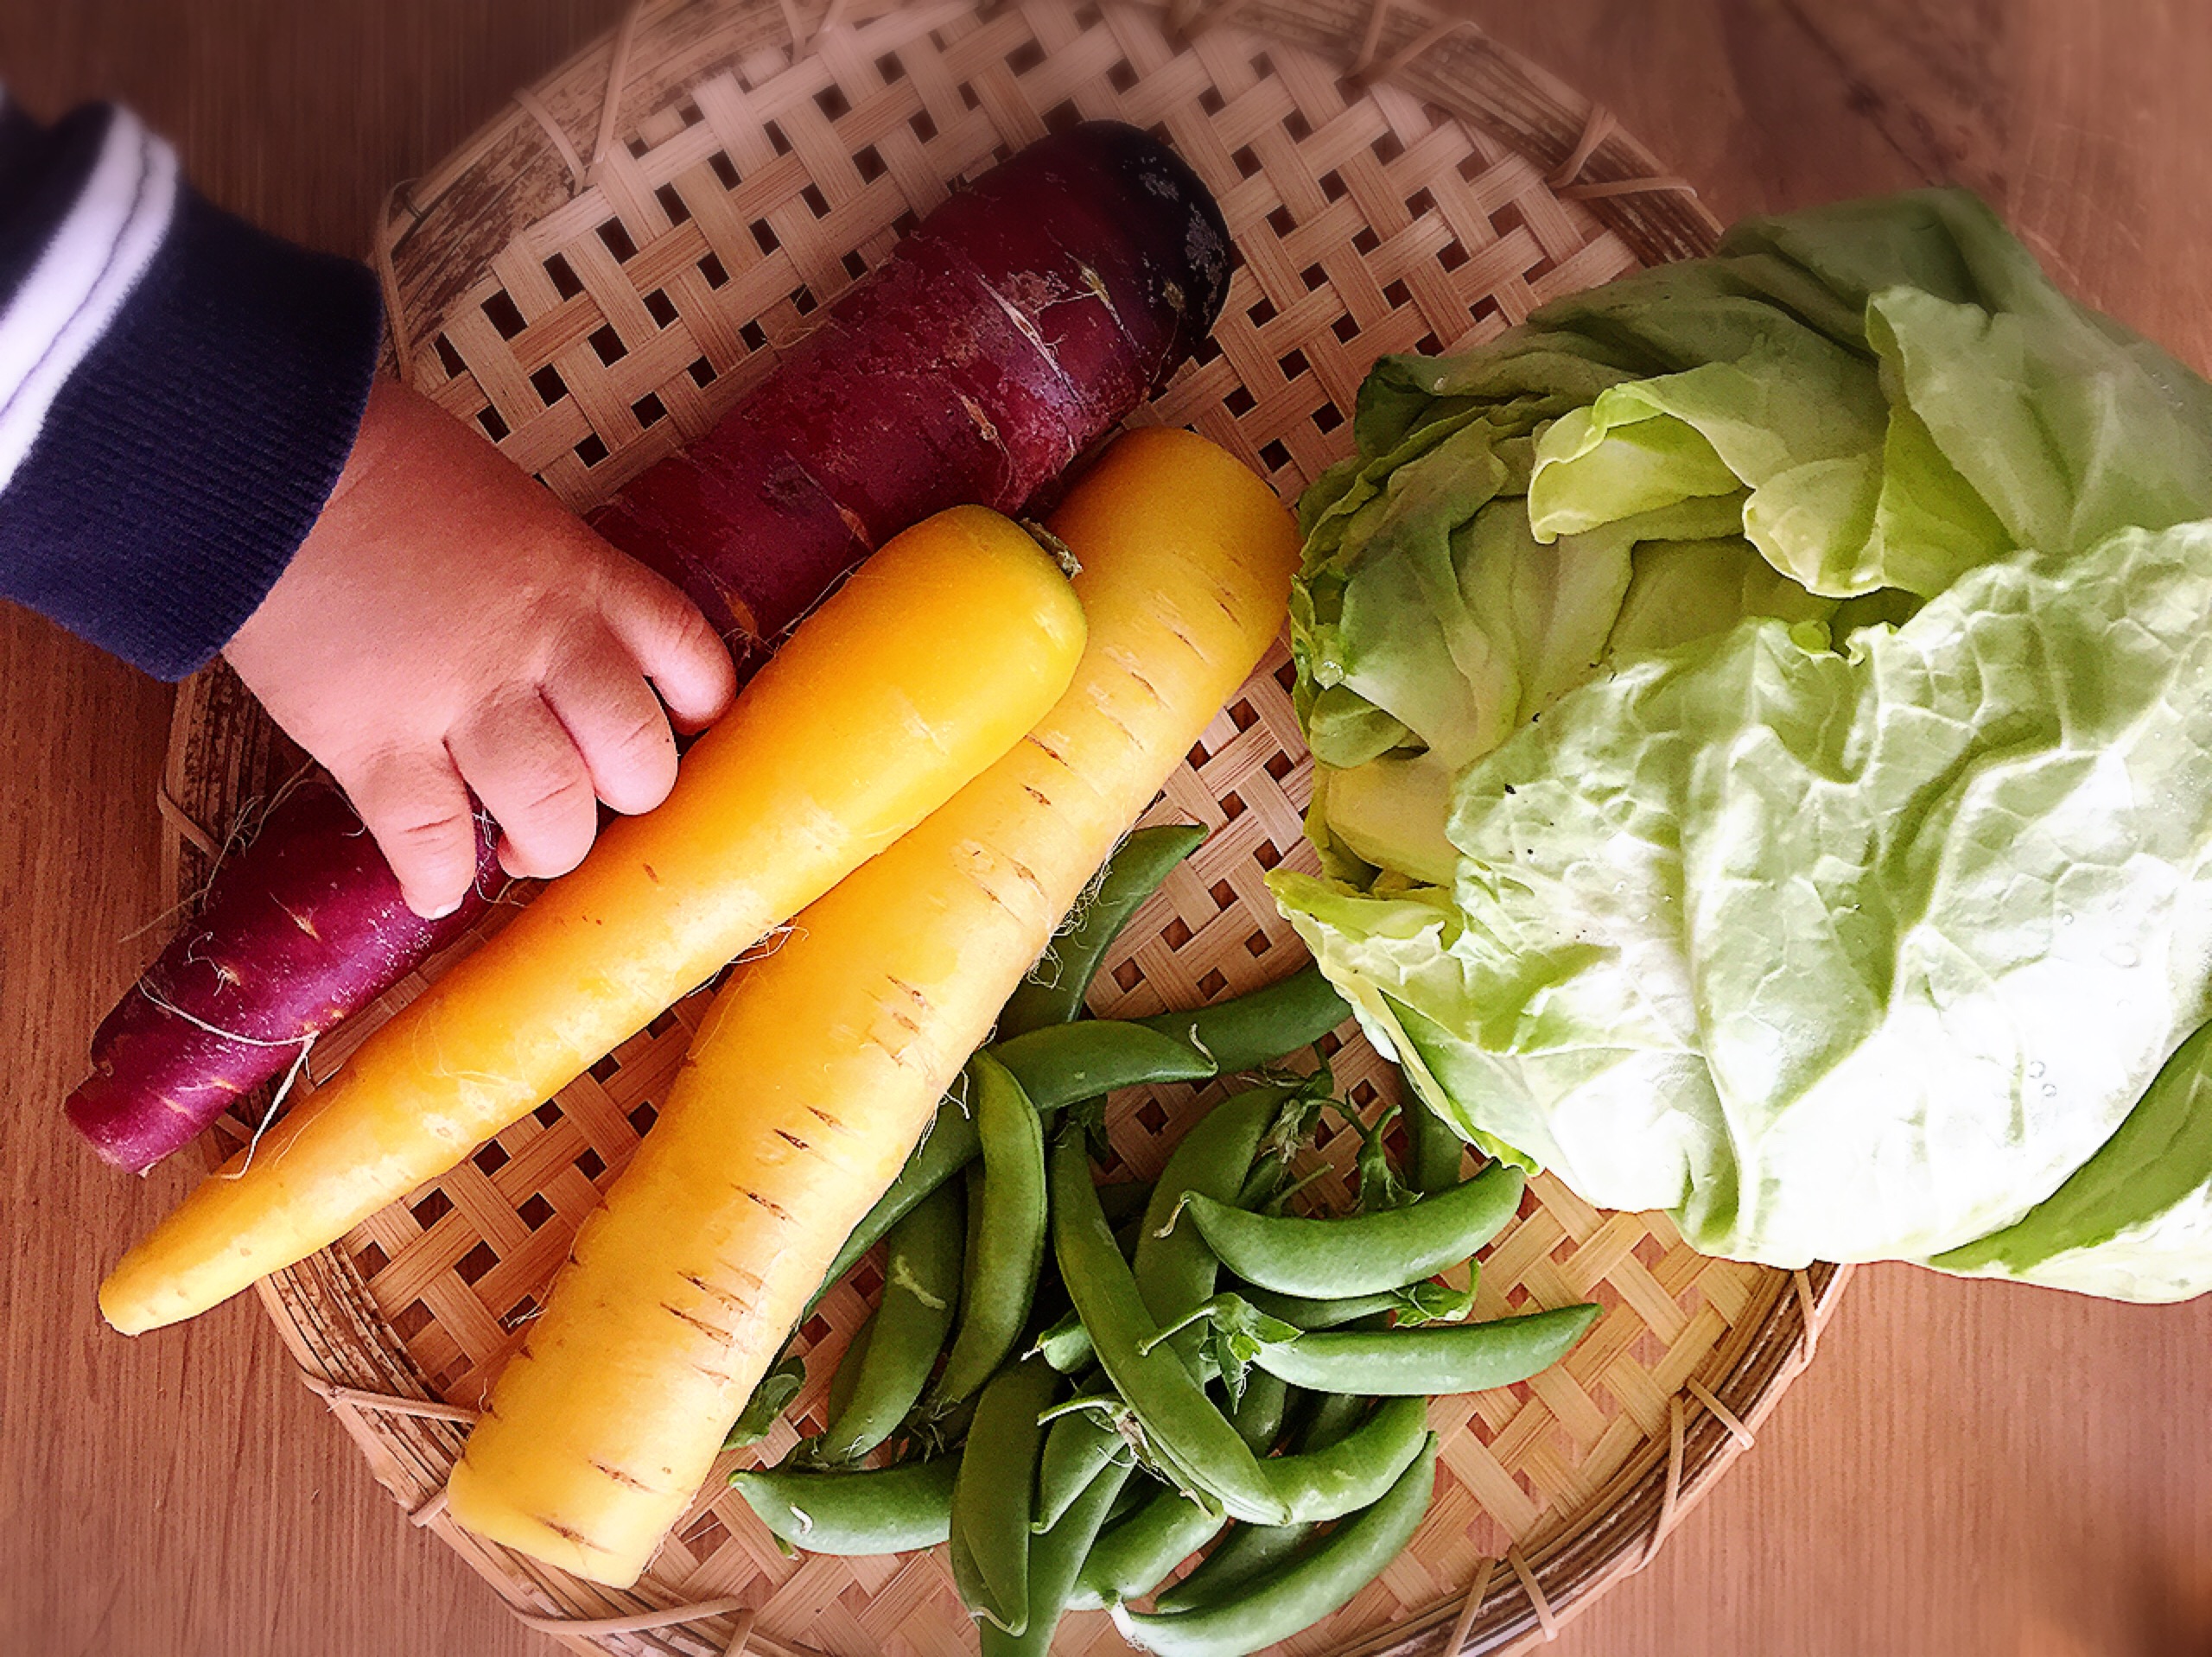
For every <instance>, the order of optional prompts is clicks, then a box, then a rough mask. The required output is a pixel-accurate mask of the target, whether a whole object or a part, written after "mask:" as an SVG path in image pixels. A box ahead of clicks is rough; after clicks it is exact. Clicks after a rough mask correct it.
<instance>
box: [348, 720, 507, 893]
mask: <svg viewBox="0 0 2212 1657" xmlns="http://www.w3.org/2000/svg"><path fill="white" fill-rule="evenodd" d="M331 770H332V774H333V775H334V777H336V778H337V779H338V784H339V786H340V787H341V788H343V789H344V790H346V797H347V798H348V799H350V800H351V801H353V809H354V810H356V811H358V812H359V813H360V816H361V821H362V822H364V823H365V824H367V825H368V829H369V833H370V834H372V835H374V836H375V837H376V842H377V845H378V847H379V848H382V850H383V852H384V854H385V860H386V861H387V862H389V863H390V864H391V872H392V873H394V874H395V875H397V876H398V878H399V891H400V895H401V896H402V897H404V898H405V899H406V900H407V906H408V907H409V908H410V909H411V910H413V911H415V912H416V914H418V915H420V916H422V917H424V918H425V919H427V920H436V919H438V918H440V917H442V916H446V915H450V914H452V913H453V911H454V910H456V909H458V908H459V907H461V899H462V898H465V897H467V895H468V889H469V887H470V886H471V885H473V884H474V882H475V881H476V880H477V879H478V878H479V875H480V873H481V872H482V871H481V870H480V859H479V850H480V838H479V836H480V833H481V830H480V825H479V823H478V822H477V817H476V812H475V809H474V805H473V804H472V803H471V802H470V800H469V797H468V790H467V788H465V787H464V786H463V785H462V784H461V773H460V772H459V771H455V770H454V763H453V760H452V759H451V758H450V757H449V756H448V754H447V753H446V752H445V751H444V750H443V749H442V748H440V747H437V746H424V747H421V748H416V749H410V750H405V751H401V750H397V749H394V750H386V751H385V752H381V753H378V754H374V755H372V756H369V757H367V758H365V759H361V760H359V761H358V762H356V763H354V764H352V765H333V766H332V768H331Z"/></svg>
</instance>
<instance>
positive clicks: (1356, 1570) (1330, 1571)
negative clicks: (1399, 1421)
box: [1109, 1433, 1436, 1657]
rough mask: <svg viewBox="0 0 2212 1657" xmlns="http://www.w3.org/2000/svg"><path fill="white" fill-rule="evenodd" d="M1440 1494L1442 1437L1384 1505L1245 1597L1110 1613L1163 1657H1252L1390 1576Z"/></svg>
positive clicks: (1136, 1642)
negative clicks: (1173, 1608)
mask: <svg viewBox="0 0 2212 1657" xmlns="http://www.w3.org/2000/svg"><path fill="white" fill-rule="evenodd" d="M1435 1488H1436V1437H1435V1435H1434V1434H1433V1433H1431V1434H1429V1435H1428V1436H1427V1439H1426V1441H1425V1442H1424V1443H1423V1444H1422V1445H1421V1450H1420V1452H1419V1453H1418V1454H1417V1455H1415V1456H1414V1458H1413V1460H1412V1462H1411V1463H1409V1464H1408V1466H1407V1467H1406V1469H1405V1470H1404V1471H1403V1472H1402V1473H1400V1474H1399V1475H1398V1478H1397V1482H1395V1483H1394V1484H1393V1485H1391V1487H1390V1488H1389V1490H1388V1491H1387V1492H1386V1493H1385V1494H1384V1495H1383V1498H1382V1500H1381V1501H1377V1502H1376V1503H1375V1504H1374V1506H1372V1507H1370V1508H1367V1509H1366V1510H1365V1511H1363V1513H1361V1514H1358V1515H1357V1517H1356V1518H1352V1519H1349V1520H1347V1521H1344V1523H1343V1524H1340V1525H1338V1527H1336V1528H1335V1529H1334V1530H1332V1531H1331V1532H1330V1533H1329V1534H1328V1535H1327V1536H1326V1537H1325V1538H1324V1539H1323V1540H1321V1541H1320V1542H1319V1543H1318V1544H1317V1545H1316V1546H1314V1547H1313V1549H1312V1550H1311V1551H1310V1552H1306V1554H1304V1555H1302V1556H1300V1558H1298V1559H1294V1561H1292V1562H1291V1563H1290V1564H1288V1565H1284V1566H1282V1567H1281V1568H1280V1569H1278V1570H1276V1571H1272V1572H1270V1573H1269V1574H1268V1575H1267V1576H1265V1577H1262V1578H1260V1579H1259V1580H1258V1581H1257V1582H1255V1583H1254V1584H1251V1585H1250V1586H1249V1588H1248V1589H1247V1590H1245V1591H1244V1592H1243V1593H1240V1594H1237V1595H1235V1596H1233V1597H1229V1598H1227V1599H1224V1600H1222V1601H1220V1602H1219V1603H1216V1604H1212V1605H1209V1606H1205V1607H1201V1608H1198V1609H1191V1610H1185V1611H1179V1612H1173V1613H1152V1614H1149V1615H1147V1614H1145V1613H1141V1612H1136V1611H1132V1610H1130V1609H1128V1606H1127V1605H1126V1604H1122V1603H1116V1604H1114V1605H1112V1606H1111V1607H1110V1608H1109V1609H1111V1610H1112V1612H1113V1616H1114V1626H1115V1627H1116V1628H1119V1629H1120V1630H1121V1631H1122V1638H1124V1639H1126V1640H1127V1641H1128V1642H1129V1643H1130V1644H1131V1645H1133V1646H1136V1647H1140V1648H1141V1649H1143V1650H1147V1651H1151V1652H1156V1653H1158V1654H1160V1657H1247V1654H1249V1653H1251V1652H1255V1651H1259V1650H1261V1649H1262V1648H1263V1647H1268V1646H1271V1645H1274V1643H1275V1642H1276V1641H1280V1640H1287V1639H1288V1638H1290V1636H1291V1635H1294V1634H1297V1633H1299V1632H1300V1631H1301V1630H1302V1629H1306V1628H1311V1627H1313V1624H1314V1623H1316V1622H1319V1621H1320V1620H1321V1619H1322V1618H1323V1617H1325V1616H1332V1615H1333V1614H1334V1613H1335V1612H1337V1611H1339V1610H1341V1609H1343V1608H1344V1606H1345V1605H1347V1604H1349V1603H1351V1598H1352V1597H1353V1596H1354V1595H1356V1594H1357V1593H1358V1592H1359V1590H1361V1589H1363V1588H1364V1587H1366V1586H1367V1584H1369V1583H1370V1582H1372V1581H1374V1580H1375V1578H1376V1577H1378V1576H1380V1575H1382V1573H1383V1570H1384V1568H1385V1567H1386V1566H1388V1565H1389V1563H1390V1561H1391V1560H1393V1559H1396V1558H1397V1557H1398V1555H1399V1553H1400V1552H1402V1551H1403V1549H1404V1548H1405V1546H1406V1544H1407V1543H1408V1542H1410V1541H1411V1540H1413V1535H1414V1531H1415V1530H1416V1529H1418V1528H1419V1527H1420V1525H1421V1517H1422V1515H1423V1514H1426V1513H1427V1511H1428V1501H1429V1497H1430V1496H1431V1495H1433V1493H1434V1490H1435Z"/></svg>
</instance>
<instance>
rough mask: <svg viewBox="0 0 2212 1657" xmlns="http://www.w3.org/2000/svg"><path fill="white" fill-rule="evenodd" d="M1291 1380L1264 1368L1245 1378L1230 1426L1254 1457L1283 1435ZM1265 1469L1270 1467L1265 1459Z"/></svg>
mask: <svg viewBox="0 0 2212 1657" xmlns="http://www.w3.org/2000/svg"><path fill="white" fill-rule="evenodd" d="M1290 1394H1291V1386H1290V1383H1289V1382H1288V1381H1285V1380H1283V1379H1282V1378H1281V1376H1279V1375H1271V1374H1268V1372H1267V1371H1266V1370H1264V1369H1262V1370H1259V1371H1257V1372H1256V1373H1254V1374H1248V1375H1246V1376H1245V1378H1244V1395H1243V1397H1242V1398H1240V1399H1238V1400H1236V1403H1235V1405H1233V1406H1231V1407H1230V1412H1229V1425H1231V1426H1233V1427H1235V1428H1236V1436H1237V1437H1238V1438H1242V1439H1243V1441H1244V1442H1245V1443H1246V1444H1249V1445H1250V1446H1251V1450H1252V1453H1253V1454H1254V1455H1255V1456H1258V1457H1266V1455H1267V1454H1268V1451H1271V1450H1273V1449H1274V1447H1275V1441H1276V1440H1277V1439H1278V1438H1281V1437H1282V1424H1283V1418H1284V1417H1285V1416H1286V1415H1287V1413H1288V1412H1289V1408H1290ZM1260 1465H1261V1467H1262V1469H1264V1468H1266V1467H1267V1466H1268V1463H1267V1462H1266V1461H1265V1460H1264V1459H1263V1460H1262V1462H1261V1463H1260Z"/></svg>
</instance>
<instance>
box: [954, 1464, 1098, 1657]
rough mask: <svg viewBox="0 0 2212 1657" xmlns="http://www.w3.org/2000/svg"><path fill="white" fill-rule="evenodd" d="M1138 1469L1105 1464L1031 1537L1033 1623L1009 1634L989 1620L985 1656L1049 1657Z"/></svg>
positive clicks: (984, 1628) (984, 1633)
mask: <svg viewBox="0 0 2212 1657" xmlns="http://www.w3.org/2000/svg"><path fill="white" fill-rule="evenodd" d="M1134 1470H1135V1469H1134V1467H1133V1466H1132V1464H1131V1463H1128V1462H1117V1463H1111V1464H1109V1465H1108V1466H1106V1467H1103V1468H1101V1469H1100V1470H1099V1471H1098V1474H1097V1476H1096V1477H1095V1478H1093V1479H1092V1480H1091V1482H1090V1484H1089V1485H1087V1486H1085V1487H1084V1489H1083V1491H1082V1492H1081V1493H1080V1494H1079V1495H1077V1498H1076V1500H1075V1501H1074V1502H1073V1503H1072V1504H1071V1505H1070V1507H1069V1508H1068V1509H1067V1511H1066V1512H1065V1513H1064V1514H1061V1515H1060V1517H1059V1518H1058V1520H1057V1521H1054V1522H1053V1523H1052V1526H1051V1527H1049V1528H1047V1529H1046V1530H1045V1531H1044V1532H1043V1533H1041V1534H1039V1535H1037V1536H1033V1537H1032V1538H1031V1539H1030V1543H1029V1622H1028V1626H1027V1628H1023V1630H1022V1631H1021V1632H1020V1634H1019V1635H1009V1634H1004V1633H1001V1631H1000V1630H999V1629H997V1628H994V1627H992V1625H991V1624H989V1623H988V1622H986V1623H984V1624H983V1625H982V1628H981V1629H980V1631H979V1632H980V1633H981V1635H982V1657H1047V1654H1049V1653H1050V1652H1051V1651H1052V1635H1053V1633H1054V1631H1055V1630H1057V1629H1058V1627H1059V1626H1060V1617H1061V1616H1062V1615H1063V1614H1064V1613H1065V1611H1066V1610H1067V1609H1068V1601H1069V1599H1070V1597H1072V1596H1073V1594H1074V1593H1075V1585H1076V1578H1077V1575H1078V1574H1079V1573H1080V1572H1081V1571H1082V1570H1083V1565H1084V1560H1085V1559H1089V1558H1090V1548H1091V1545H1092V1544H1093V1543H1094V1542H1096V1540H1098V1533H1099V1531H1100V1529H1101V1528H1102V1527H1103V1526H1104V1525H1105V1523H1106V1515H1107V1514H1109V1513H1110V1512H1111V1511H1112V1510H1113V1507H1114V1503H1115V1501H1116V1500H1117V1499H1118V1498H1119V1497H1120V1495H1121V1494H1122V1490H1123V1489H1124V1488H1125V1487H1126V1486H1127V1485H1128V1480H1129V1476H1130V1474H1131V1473H1132V1472H1133V1471H1134Z"/></svg>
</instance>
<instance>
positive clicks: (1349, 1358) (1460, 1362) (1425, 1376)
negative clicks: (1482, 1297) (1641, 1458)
mask: <svg viewBox="0 0 2212 1657" xmlns="http://www.w3.org/2000/svg"><path fill="white" fill-rule="evenodd" d="M1599 1310H1600V1309H1599V1307H1597V1306H1594V1305H1581V1306H1561V1307H1560V1308H1559V1309H1558V1310H1557V1311H1540V1312H1535V1313H1534V1314H1532V1315H1530V1316H1529V1317H1503V1318H1500V1319H1498V1320H1497V1321H1496V1322H1494V1323H1488V1324H1430V1325H1428V1326H1427V1327H1426V1328H1423V1329H1391V1330H1380V1331H1378V1332H1376V1333H1373V1334H1366V1333H1361V1334H1346V1333H1339V1332H1337V1331H1334V1330H1331V1331H1327V1332H1323V1333H1316V1334H1312V1335H1300V1336H1297V1337H1296V1338H1295V1339H1294V1340H1287V1341H1281V1342H1264V1343H1262V1345H1261V1347H1260V1349H1259V1351H1258V1353H1257V1354H1256V1355H1255V1356H1254V1357H1253V1360H1252V1362H1254V1363H1255V1364H1257V1365H1258V1366H1259V1367H1260V1368H1262V1369H1265V1370H1266V1371H1268V1374H1274V1375H1280V1376H1281V1377H1282V1378H1283V1379H1284V1380H1285V1381H1288V1382H1290V1383H1291V1385H1292V1386H1294V1387H1313V1388H1314V1389H1315V1390H1317V1391H1321V1392H1332V1393H1340V1392H1351V1391H1353V1390H1355V1389H1357V1390H1358V1391H1361V1392H1368V1393H1379V1394H1383V1395H1385V1396H1389V1397H1410V1396H1417V1395H1428V1394H1438V1393H1479V1392H1483V1391H1485V1390H1486V1389H1488V1388H1490V1387H1504V1386H1507V1385H1510V1383H1512V1382H1514V1381H1526V1380H1528V1379H1529V1376H1531V1375H1533V1374H1537V1373H1538V1372H1540V1371H1541V1370H1544V1369H1548V1368H1551V1366H1552V1365H1553V1364H1554V1363H1557V1362H1559V1361H1560V1359H1561V1358H1563V1357H1565V1356H1566V1355H1567V1352H1568V1351H1569V1350H1570V1349H1572V1348H1573V1345H1574V1343H1576V1342H1577V1341H1579V1340H1580V1339H1581V1338H1582V1336H1583V1334H1584V1332H1585V1331H1586V1330H1588V1329H1589V1327H1590V1325H1591V1324H1593V1323H1595V1322H1597V1320H1598V1313H1599Z"/></svg>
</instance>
